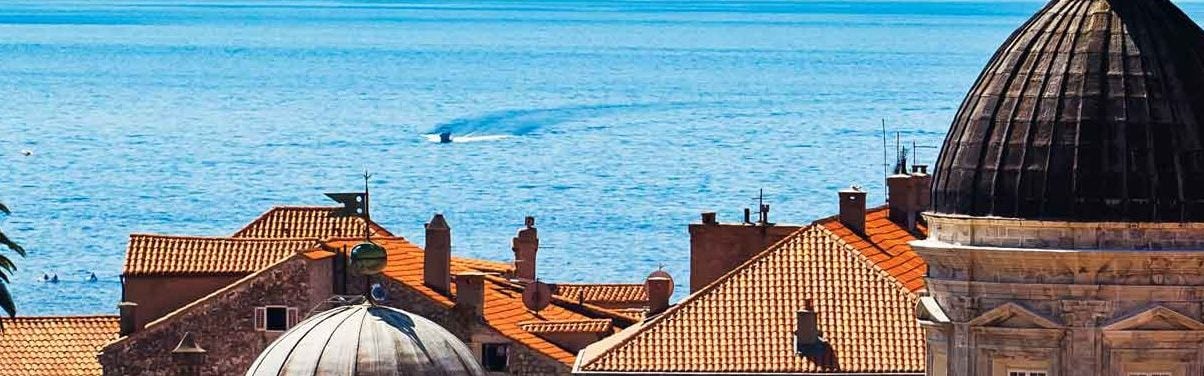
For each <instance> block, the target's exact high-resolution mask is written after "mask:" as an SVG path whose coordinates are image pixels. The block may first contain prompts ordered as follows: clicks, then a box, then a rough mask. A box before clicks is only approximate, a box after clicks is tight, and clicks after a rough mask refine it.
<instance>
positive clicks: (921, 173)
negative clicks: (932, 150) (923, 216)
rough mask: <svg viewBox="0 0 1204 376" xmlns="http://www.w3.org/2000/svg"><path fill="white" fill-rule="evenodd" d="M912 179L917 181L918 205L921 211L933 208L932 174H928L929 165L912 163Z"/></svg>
mask: <svg viewBox="0 0 1204 376" xmlns="http://www.w3.org/2000/svg"><path fill="white" fill-rule="evenodd" d="M911 179H912V180H915V182H916V183H915V185H916V205H918V206H919V207H920V212H924V211H927V210H928V209H929V208H932V175H929V174H928V165H921V164H918V165H912V166H911Z"/></svg>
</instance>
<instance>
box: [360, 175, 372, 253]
mask: <svg viewBox="0 0 1204 376" xmlns="http://www.w3.org/2000/svg"><path fill="white" fill-rule="evenodd" d="M371 177H372V174H369V173H368V169H364V212H363V214H362V216H363V218H364V240H365V241H371V239H372V226H371V225H369V223H370V222H372V215H371V214H369V212H368V197H369V194H368V178H371Z"/></svg>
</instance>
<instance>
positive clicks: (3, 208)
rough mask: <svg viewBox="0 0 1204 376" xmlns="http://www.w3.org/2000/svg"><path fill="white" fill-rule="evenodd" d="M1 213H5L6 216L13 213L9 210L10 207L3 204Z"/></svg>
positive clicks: (0, 205) (1, 203) (0, 207)
mask: <svg viewBox="0 0 1204 376" xmlns="http://www.w3.org/2000/svg"><path fill="white" fill-rule="evenodd" d="M0 213H4V215H9V214H12V213H13V212H12V211H11V210H8V207H7V206H4V203H3V202H0Z"/></svg>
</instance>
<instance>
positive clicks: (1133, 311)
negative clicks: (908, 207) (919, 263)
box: [911, 215, 1204, 376]
mask: <svg viewBox="0 0 1204 376" xmlns="http://www.w3.org/2000/svg"><path fill="white" fill-rule="evenodd" d="M928 219H929V223H930V225H931V226H930V231H931V233H930V237H929V238H928V239H926V240H922V241H916V242H912V243H911V245H912V247H913V248H914V249H915V250H916V252H917V253H919V254H920V255H921V257H923V258H924V259H925V261H926V262H927V263H928V292H929V293H930V294H931V296H930V297H926V298H923V299H922V302H921V304H920V309H919V310H918V311H919V312H918V313H919V315H920V320H921V324H922V325H923V326H924V327H925V329H926V332H927V334H926V335H927V339H928V346H929V348H928V370H929V374H930V375H938V376H940V375H966V376H986V375H1005V376H1006V375H1010V374H1013V373H1014V372H1027V373H1024V374H1025V375H1030V374H1036V375H1046V376H1054V375H1065V376H1088V375H1117V376H1122V375H1134V374H1156V375H1172V376H1185V375H1200V374H1201V373H1204V252H1200V251H1199V249H1196V248H1195V247H1198V246H1199V244H1198V243H1197V242H1196V241H1195V240H1193V239H1194V238H1196V237H1198V236H1199V234H1200V233H1201V232H1200V229H1199V228H1198V227H1199V224H1182V225H1180V224H1165V223H1157V224H1156V223H1150V224H1145V223H1128V224H1117V223H1088V222H1052V221H1031V222H1041V223H1028V222H1030V221H1024V220H1015V219H993V218H981V217H978V218H972V217H955V216H943V215H929V217H928ZM1150 234H1164V235H1167V234H1169V235H1167V236H1150ZM1200 249H1204V248H1200ZM925 302H927V304H925ZM1033 372H1039V373H1033Z"/></svg>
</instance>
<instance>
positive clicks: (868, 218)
mask: <svg viewBox="0 0 1204 376" xmlns="http://www.w3.org/2000/svg"><path fill="white" fill-rule="evenodd" d="M887 213H888V210H887V209H886V208H885V207H878V208H874V209H870V210H869V211H867V212H866V214H865V235H860V234H856V233H854V232H853V231H852V230H850V229H849V228H848V227H845V226H844V225H843V224H841V223H840V220H838V219H837V218H836V217H830V218H825V219H822V220H819V221H817V222H816V223H818V224H819V225H821V226H824V227H825V228H827V229H828V230H829V231H832V233H833V234H836V235H837V236H839V237H840V238H841V240H843V241H844V242H845V243H847V244H849V245H851V246H853V247H854V248H857V250H859V251H861V254H862V255H864V256H865V257H866V258H867V259H869V260H870V261H871V262H873V263H874V264H875V265H877V266H878V267H879V268H882V270H885V271H886V272H887V273H890V275H891V276H893V277H895V279H898V280H899V282H900V283H902V284H903V286H905V287H907V289H908V290H911V291H912V292H916V291H920V290H922V289H924V274H925V273H926V272H927V271H928V265H927V264H925V263H924V260H923V259H921V258H920V255H918V254H916V252H915V251H913V250H912V249H911V246H910V245H907V243H908V242H910V241H912V240H916V237H915V235H912V234H911V233H909V232H907V230H905V229H903V227H900V226H899V225H898V224H895V223H894V222H891V220H890V219H888V218H887ZM919 229H920V232H921V233H927V228H925V227H922V226H921V227H920V228H919Z"/></svg>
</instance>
